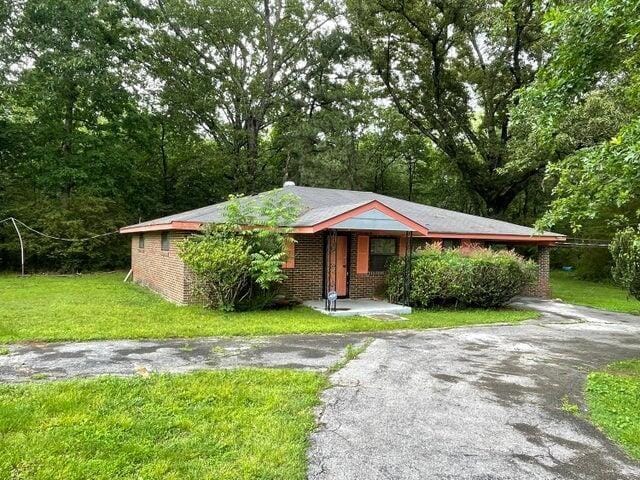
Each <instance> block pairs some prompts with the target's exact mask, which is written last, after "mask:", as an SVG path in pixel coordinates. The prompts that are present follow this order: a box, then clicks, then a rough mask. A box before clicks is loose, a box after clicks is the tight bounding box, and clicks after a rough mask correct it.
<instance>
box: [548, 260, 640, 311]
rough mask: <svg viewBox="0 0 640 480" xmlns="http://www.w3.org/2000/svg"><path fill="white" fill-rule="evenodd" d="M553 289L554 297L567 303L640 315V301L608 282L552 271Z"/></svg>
mask: <svg viewBox="0 0 640 480" xmlns="http://www.w3.org/2000/svg"><path fill="white" fill-rule="evenodd" d="M551 290H552V295H553V297H554V298H561V299H562V300H564V301H565V302H567V303H574V304H576V305H586V306H588V307H595V308H602V309H604V310H611V311H612V312H624V313H633V314H636V315H640V301H638V300H635V299H634V298H633V297H628V296H627V293H626V292H625V291H624V290H623V289H621V288H619V287H616V286H615V285H612V284H608V283H598V282H587V281H585V280H579V279H577V278H576V277H575V275H574V274H573V273H572V272H563V271H559V270H557V271H553V272H551Z"/></svg>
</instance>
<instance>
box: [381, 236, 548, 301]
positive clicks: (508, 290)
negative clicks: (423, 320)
mask: <svg viewBox="0 0 640 480" xmlns="http://www.w3.org/2000/svg"><path fill="white" fill-rule="evenodd" d="M406 268H407V265H406V260H405V259H404V258H397V259H395V260H394V261H393V262H392V263H391V265H390V268H389V276H388V280H387V281H388V289H387V294H388V296H389V298H390V299H391V300H393V301H401V300H403V299H404V297H405V292H406V291H405V286H404V282H405V269H406ZM535 271H536V266H535V264H534V263H533V262H532V261H528V260H524V259H523V258H522V257H520V256H519V255H517V254H515V253H513V252H510V251H494V250H490V249H484V248H477V249H473V250H460V249H456V250H441V249H439V248H437V247H426V248H424V249H422V250H419V251H418V252H416V254H415V255H414V256H413V261H412V264H411V286H410V289H409V301H410V303H411V304H412V305H415V306H419V307H429V306H434V305H465V306H478V307H498V306H501V305H504V304H505V303H507V302H508V301H509V300H510V299H511V298H513V297H514V296H515V295H517V294H518V293H520V291H522V289H523V288H524V286H525V285H526V284H527V283H528V282H530V281H532V280H533V279H534V278H535Z"/></svg>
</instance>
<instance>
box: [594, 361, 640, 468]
mask: <svg viewBox="0 0 640 480" xmlns="http://www.w3.org/2000/svg"><path fill="white" fill-rule="evenodd" d="M586 399H587V405H588V406H589V415H590V417H591V419H592V420H593V422H594V423H595V424H596V425H597V426H598V427H600V428H601V429H602V430H604V432H605V433H606V434H607V435H609V436H610V437H611V438H612V439H614V440H615V441H616V442H618V443H620V444H621V445H622V446H623V447H624V448H625V449H626V450H627V451H628V452H629V454H630V455H631V456H633V457H634V458H637V459H639V460H640V360H627V361H623V362H617V363H614V364H611V365H609V366H608V367H607V368H606V369H604V370H603V371H601V372H594V373H591V374H590V375H589V378H588V379H587V387H586Z"/></svg>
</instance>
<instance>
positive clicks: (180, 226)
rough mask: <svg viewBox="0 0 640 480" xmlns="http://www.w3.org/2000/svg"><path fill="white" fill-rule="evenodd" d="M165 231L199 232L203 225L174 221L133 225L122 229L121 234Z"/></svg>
mask: <svg viewBox="0 0 640 480" xmlns="http://www.w3.org/2000/svg"><path fill="white" fill-rule="evenodd" d="M165 230H180V231H187V232H198V231H200V230H202V224H201V223H200V222H184V221H182V222H181V221H174V222H169V223H158V224H155V225H131V226H130V227H122V228H121V229H120V233H144V232H160V231H165Z"/></svg>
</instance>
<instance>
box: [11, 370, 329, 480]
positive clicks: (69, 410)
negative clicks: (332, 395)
mask: <svg viewBox="0 0 640 480" xmlns="http://www.w3.org/2000/svg"><path fill="white" fill-rule="evenodd" d="M325 384H326V379H325V378H324V377H323V376H321V375H317V374H313V373H303V372H295V371H280V370H237V371H228V372H199V373H193V374H187V375H151V376H150V377H148V378H140V377H138V378H116V377H103V378H99V379H91V380H73V381H61V382H53V383H51V382H46V383H30V384H26V385H14V386H6V385H5V386H2V387H0V411H2V416H0V477H2V478H7V479H8V478H30V479H45V478H46V479H52V480H53V479H60V480H73V479H78V480H79V479H87V478H92V479H105V480H106V479H109V480H110V479H114V478H120V479H157V478H181V479H203V478H216V479H229V480H231V479H233V480H236V479H247V480H248V479H255V478H274V479H275V478H287V479H300V480H302V479H303V478H306V457H305V453H306V447H307V441H308V435H309V434H310V432H311V430H312V429H313V428H314V426H315V421H314V415H313V407H314V406H315V405H316V404H317V402H318V395H319V393H320V391H321V390H322V388H323V387H324V386H325Z"/></svg>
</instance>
